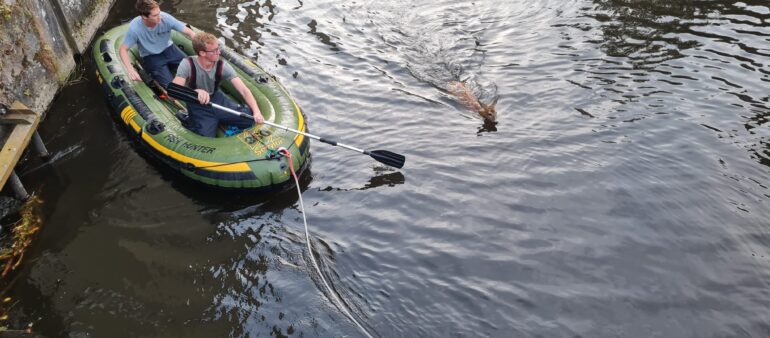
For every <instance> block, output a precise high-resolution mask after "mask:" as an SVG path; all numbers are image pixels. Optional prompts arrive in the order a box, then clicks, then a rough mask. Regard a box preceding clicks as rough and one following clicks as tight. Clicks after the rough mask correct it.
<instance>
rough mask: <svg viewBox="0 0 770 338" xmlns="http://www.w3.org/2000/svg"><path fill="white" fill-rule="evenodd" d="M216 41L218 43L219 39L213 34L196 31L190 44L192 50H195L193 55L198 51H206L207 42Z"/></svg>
mask: <svg viewBox="0 0 770 338" xmlns="http://www.w3.org/2000/svg"><path fill="white" fill-rule="evenodd" d="M212 42H214V43H217V44H219V41H218V40H217V37H216V36H214V34H211V33H206V32H196V33H195V37H193V39H192V45H193V50H194V51H195V55H198V53H200V52H205V51H206V44H207V43H212Z"/></svg>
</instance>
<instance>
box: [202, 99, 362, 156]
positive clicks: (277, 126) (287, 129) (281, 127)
mask: <svg viewBox="0 0 770 338" xmlns="http://www.w3.org/2000/svg"><path fill="white" fill-rule="evenodd" d="M209 104H210V105H211V106H212V107H214V108H217V109H220V110H223V111H226V112H228V113H230V114H235V115H238V116H240V117H243V118H247V119H253V118H254V117H253V116H251V115H249V114H246V113H241V112H239V111H236V110H232V109H230V108H227V107H223V106H220V105H218V104H216V103H209ZM264 123H265V124H266V125H269V126H273V127H276V128H279V129H283V130H286V131H290V132H292V133H297V134H300V135H304V136H307V137H309V138H312V139H315V140H318V141H321V142H323V143H326V144H330V145H333V146H340V147H343V148H346V149H350V150H353V151H356V152H359V153H362V154H365V155H369V152H368V151H366V150H363V149H358V148H356V147H353V146H349V145H347V144H343V143H339V142H337V141H335V140H330V139H327V138H324V137H320V136H316V135H313V134H308V133H306V132H302V131H299V130H296V129H291V128H289V127H285V126H282V125H280V124H277V123H273V122H270V121H265V122H264Z"/></svg>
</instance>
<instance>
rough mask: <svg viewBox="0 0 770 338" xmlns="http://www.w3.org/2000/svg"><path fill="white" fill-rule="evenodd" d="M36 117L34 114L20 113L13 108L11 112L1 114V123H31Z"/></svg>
mask: <svg viewBox="0 0 770 338" xmlns="http://www.w3.org/2000/svg"><path fill="white" fill-rule="evenodd" d="M34 119H35V115H34V114H25V113H18V112H16V111H13V110H12V111H11V112H10V113H8V114H5V115H2V116H0V124H30V123H32V121H33V120H34Z"/></svg>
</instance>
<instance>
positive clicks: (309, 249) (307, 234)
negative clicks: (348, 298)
mask: <svg viewBox="0 0 770 338" xmlns="http://www.w3.org/2000/svg"><path fill="white" fill-rule="evenodd" d="M278 151H279V152H281V153H283V154H284V155H286V158H287V159H288V162H289V169H291V176H292V177H294V183H295V185H296V186H297V195H299V208H300V210H301V212H302V222H303V223H304V224H305V243H307V252H308V255H309V256H310V260H311V261H312V262H313V266H314V267H315V271H316V273H317V274H318V276H319V277H321V281H322V282H323V284H324V286H325V287H326V291H327V292H329V295H331V298H332V301H333V302H335V303H337V306H338V307H339V308H340V309H341V310H342V312H344V313H345V315H346V316H347V317H348V318H350V320H352V321H353V323H355V324H356V326H358V328H359V329H361V332H363V333H364V335H366V336H367V337H369V338H374V337H372V335H371V334H370V333H369V331H367V330H366V329H365V328H364V327H363V326H362V325H361V324H360V323H359V322H358V321H357V320H356V318H355V317H353V315H352V314H351V313H350V311H348V308H347V306H346V305H345V303H343V302H342V300H340V299H339V297H338V296H337V294H336V293H335V292H334V290H332V288H331V287H330V286H329V283H327V282H326V278H324V275H323V273H321V268H320V267H318V262H316V260H315V255H313V248H312V247H311V246H310V232H309V231H308V229H307V228H308V227H307V218H306V217H305V204H304V203H303V202H302V190H300V188H299V179H298V178H297V173H296V172H294V163H292V161H291V153H289V151H288V150H286V149H285V148H280V149H278Z"/></svg>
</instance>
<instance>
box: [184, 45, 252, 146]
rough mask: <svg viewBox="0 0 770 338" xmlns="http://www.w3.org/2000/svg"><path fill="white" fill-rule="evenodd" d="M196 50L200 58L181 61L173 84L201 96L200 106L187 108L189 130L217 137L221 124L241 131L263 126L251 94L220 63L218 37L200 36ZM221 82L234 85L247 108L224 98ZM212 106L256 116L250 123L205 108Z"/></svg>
mask: <svg viewBox="0 0 770 338" xmlns="http://www.w3.org/2000/svg"><path fill="white" fill-rule="evenodd" d="M193 49H194V50H195V53H196V54H197V56H192V57H188V58H186V59H185V60H182V62H181V63H180V64H179V68H178V69H177V73H176V77H175V78H174V81H173V82H174V83H176V84H178V85H182V86H188V87H190V88H192V89H195V92H197V93H198V101H199V102H200V103H201V104H195V103H190V104H188V105H187V110H188V111H189V112H190V119H191V125H190V127H189V128H190V130H192V131H194V132H196V133H198V134H200V135H203V136H208V137H215V136H216V134H217V126H218V125H219V124H220V123H222V124H228V125H235V126H237V127H239V128H248V127H251V126H252V125H254V123H257V124H261V123H263V122H264V118H263V117H262V113H261V112H260V110H259V107H258V106H257V101H256V100H254V96H253V95H252V94H251V91H250V90H249V89H248V88H247V87H246V85H245V84H244V83H243V80H241V79H240V78H239V77H238V75H237V74H236V73H235V70H234V69H233V67H232V66H230V65H229V64H228V63H226V62H224V61H222V60H220V59H219V54H220V48H219V42H218V41H217V39H216V37H215V36H214V35H211V34H209V33H205V32H198V33H197V34H195V38H193ZM193 74H194V76H193ZM222 81H229V82H230V83H232V85H233V87H235V90H237V91H238V93H240V94H241V97H243V100H244V101H245V102H246V105H247V107H244V106H242V105H239V104H237V103H235V102H233V101H232V100H230V99H228V98H227V97H225V95H224V94H223V93H222V91H221V90H219V84H220V83H221V82H222ZM209 102H211V103H216V104H218V105H221V106H225V107H227V108H230V109H233V110H237V111H240V112H243V113H246V114H249V115H253V116H254V120H253V121H251V120H247V119H244V118H242V117H240V116H235V115H232V114H229V113H226V112H222V111H220V110H218V109H214V108H213V107H209V106H204V105H205V104H208V103H209Z"/></svg>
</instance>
